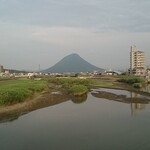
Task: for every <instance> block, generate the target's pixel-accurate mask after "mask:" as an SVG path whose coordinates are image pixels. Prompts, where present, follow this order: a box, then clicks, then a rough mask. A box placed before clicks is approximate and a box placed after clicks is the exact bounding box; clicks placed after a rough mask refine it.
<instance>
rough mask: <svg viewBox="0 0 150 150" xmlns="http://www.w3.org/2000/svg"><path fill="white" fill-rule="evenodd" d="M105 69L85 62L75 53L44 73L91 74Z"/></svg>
mask: <svg viewBox="0 0 150 150" xmlns="http://www.w3.org/2000/svg"><path fill="white" fill-rule="evenodd" d="M102 70H104V69H102V68H99V67H96V66H94V65H92V64H91V63H89V62H87V61H86V60H84V59H83V58H82V57H80V56H79V55H78V54H76V53H73V54H70V55H67V56H65V57H64V58H63V59H61V60H60V61H59V62H57V63H56V64H55V65H53V66H52V67H50V68H48V69H45V70H43V72H51V73H68V72H70V73H71V72H74V73H79V72H91V71H102Z"/></svg>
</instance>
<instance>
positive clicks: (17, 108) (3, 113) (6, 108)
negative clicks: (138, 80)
mask: <svg viewBox="0 0 150 150" xmlns="http://www.w3.org/2000/svg"><path fill="white" fill-rule="evenodd" d="M89 88H90V89H91V88H95V89H96V88H107V89H116V90H126V91H129V92H135V93H139V94H141V95H147V96H150V93H148V92H144V91H140V90H137V89H134V88H132V87H130V86H128V85H126V84H120V83H118V82H115V83H114V84H113V85H112V86H98V85H97V86H89ZM53 90H54V91H53ZM53 90H50V89H48V90H47V91H43V92H41V93H36V94H34V95H33V97H31V98H28V99H27V100H26V101H24V102H21V103H16V104H12V105H2V106H0V123H1V122H5V121H12V120H14V119H17V118H18V117H19V116H20V115H23V114H26V113H29V112H31V111H34V110H37V109H41V108H46V107H49V106H53V105H56V104H59V103H62V102H65V101H68V100H71V97H70V95H68V94H66V93H65V92H64V91H63V90H62V89H53ZM58 91H59V92H60V93H61V94H60V93H59V94H52V93H53V92H54V93H57V92H58Z"/></svg>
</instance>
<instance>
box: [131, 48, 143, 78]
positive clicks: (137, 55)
mask: <svg viewBox="0 0 150 150" xmlns="http://www.w3.org/2000/svg"><path fill="white" fill-rule="evenodd" d="M129 70H130V74H134V75H139V76H145V74H146V66H145V54H144V52H142V51H138V50H136V47H135V46H131V51H130V69H129Z"/></svg>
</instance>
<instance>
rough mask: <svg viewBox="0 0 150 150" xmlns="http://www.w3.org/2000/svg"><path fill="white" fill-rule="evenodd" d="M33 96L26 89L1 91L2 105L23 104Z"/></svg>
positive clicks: (0, 99)
mask: <svg viewBox="0 0 150 150" xmlns="http://www.w3.org/2000/svg"><path fill="white" fill-rule="evenodd" d="M30 95H31V93H29V91H27V90H26V89H8V90H2V91H0V104H10V103H14V102H22V101H24V100H25V99H26V98H28V97H29V96H30Z"/></svg>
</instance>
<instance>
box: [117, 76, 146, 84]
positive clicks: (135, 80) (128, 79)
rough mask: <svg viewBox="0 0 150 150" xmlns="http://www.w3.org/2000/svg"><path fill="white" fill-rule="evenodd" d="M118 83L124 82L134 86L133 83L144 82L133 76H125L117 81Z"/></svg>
mask: <svg viewBox="0 0 150 150" xmlns="http://www.w3.org/2000/svg"><path fill="white" fill-rule="evenodd" d="M118 81H119V82H124V83H128V84H134V83H141V84H143V83H144V82H145V80H144V79H143V78H141V77H135V76H125V77H122V78H121V79H119V80H118Z"/></svg>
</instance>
